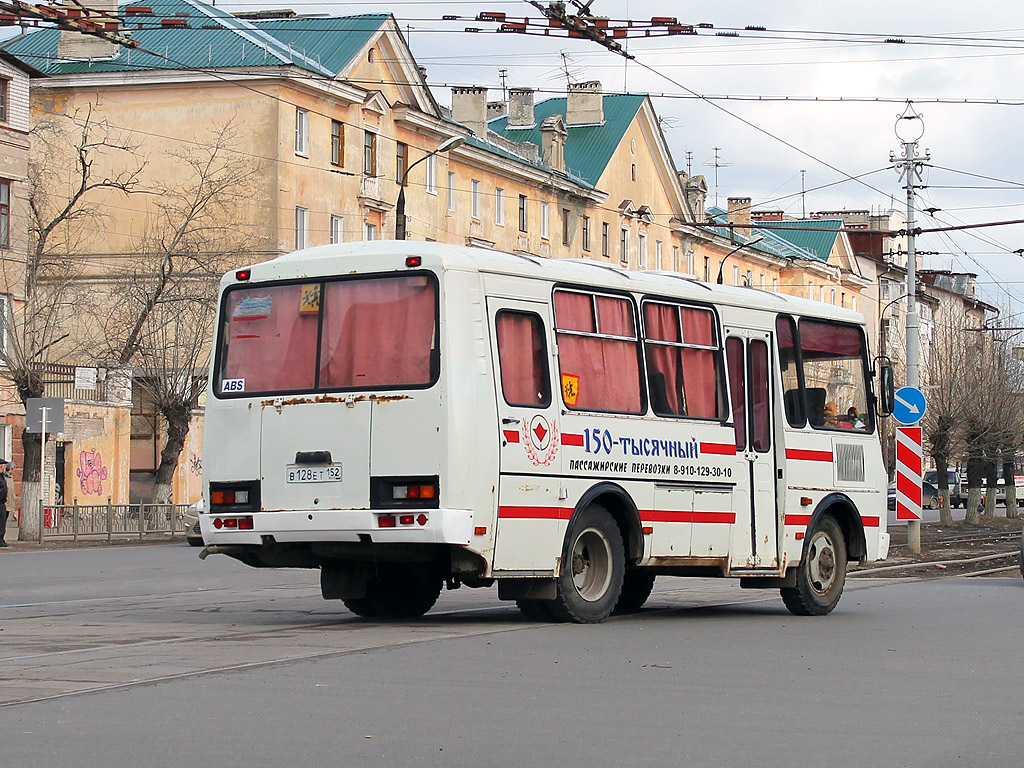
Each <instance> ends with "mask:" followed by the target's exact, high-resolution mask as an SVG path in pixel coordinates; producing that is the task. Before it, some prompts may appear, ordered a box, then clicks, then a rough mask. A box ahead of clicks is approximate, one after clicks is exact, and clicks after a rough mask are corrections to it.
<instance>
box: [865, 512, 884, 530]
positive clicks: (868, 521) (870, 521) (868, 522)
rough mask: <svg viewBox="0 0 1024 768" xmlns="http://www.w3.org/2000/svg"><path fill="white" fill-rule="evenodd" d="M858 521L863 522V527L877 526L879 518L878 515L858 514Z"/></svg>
mask: <svg viewBox="0 0 1024 768" xmlns="http://www.w3.org/2000/svg"><path fill="white" fill-rule="evenodd" d="M860 521H861V522H862V523H864V527H865V528H877V527H878V526H879V524H880V523H881V518H878V517H865V516H864V515H861V516H860Z"/></svg>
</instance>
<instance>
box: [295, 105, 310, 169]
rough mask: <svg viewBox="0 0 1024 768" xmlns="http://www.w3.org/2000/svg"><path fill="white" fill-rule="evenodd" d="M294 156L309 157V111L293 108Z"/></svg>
mask: <svg viewBox="0 0 1024 768" xmlns="http://www.w3.org/2000/svg"><path fill="white" fill-rule="evenodd" d="M295 154H296V155H299V156H300V157H309V110H308V109H303V108H302V107H296V108H295Z"/></svg>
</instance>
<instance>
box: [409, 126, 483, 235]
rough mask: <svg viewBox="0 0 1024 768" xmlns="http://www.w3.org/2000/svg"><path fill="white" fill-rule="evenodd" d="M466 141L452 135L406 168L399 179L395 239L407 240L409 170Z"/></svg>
mask: <svg viewBox="0 0 1024 768" xmlns="http://www.w3.org/2000/svg"><path fill="white" fill-rule="evenodd" d="M465 143H466V139H465V137H463V136H452V137H451V138H450V139H445V140H444V141H442V142H441V144H440V145H439V146H438V148H437V149H435V150H434V151H433V152H427V154H425V155H424V156H423V157H421V158H420V159H419V160H417V161H416V162H415V163H413V164H412V165H410V166H409V167H408V168H406V169H405V172H404V173H403V174H402V178H401V179H399V180H398V204H397V205H396V206H395V240H405V180H406V179H408V178H409V171H411V170H412V169H413V168H415V167H416V166H417V165H419V164H420V163H422V162H423V161H424V160H426V159H427V158H428V157H433V156H434V155H436V154H439V153H441V152H448V151H450V150H453V149H455V148H456V147H461V146H462V145H463V144H465Z"/></svg>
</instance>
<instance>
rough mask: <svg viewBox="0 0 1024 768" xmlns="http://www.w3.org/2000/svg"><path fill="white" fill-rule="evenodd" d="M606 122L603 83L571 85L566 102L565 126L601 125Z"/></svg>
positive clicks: (595, 81) (592, 81)
mask: <svg viewBox="0 0 1024 768" xmlns="http://www.w3.org/2000/svg"><path fill="white" fill-rule="evenodd" d="M603 122H604V96H603V94H602V92H601V81H600V80H591V81H589V82H586V83H569V91H568V94H567V95H566V100H565V124H566V125H568V126H573V125H600V124H601V123H603Z"/></svg>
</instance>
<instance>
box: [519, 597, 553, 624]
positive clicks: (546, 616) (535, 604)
mask: <svg viewBox="0 0 1024 768" xmlns="http://www.w3.org/2000/svg"><path fill="white" fill-rule="evenodd" d="M550 604H551V601H550V600H516V605H517V606H518V607H519V611H520V613H522V614H523V616H525V617H526V618H528V619H529V620H530V621H554V620H555V617H554V616H552V615H551V611H549V610H548V606H549V605H550Z"/></svg>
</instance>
